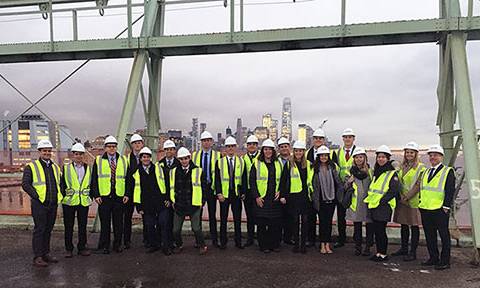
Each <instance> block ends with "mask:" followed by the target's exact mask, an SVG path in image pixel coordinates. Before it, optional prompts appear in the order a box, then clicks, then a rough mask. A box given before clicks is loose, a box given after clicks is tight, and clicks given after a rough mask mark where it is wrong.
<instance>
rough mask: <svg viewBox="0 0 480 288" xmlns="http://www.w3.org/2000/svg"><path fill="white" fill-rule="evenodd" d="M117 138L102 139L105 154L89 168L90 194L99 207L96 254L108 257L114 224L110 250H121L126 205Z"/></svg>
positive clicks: (123, 164) (124, 166) (124, 167)
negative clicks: (90, 171) (98, 235)
mask: <svg viewBox="0 0 480 288" xmlns="http://www.w3.org/2000/svg"><path fill="white" fill-rule="evenodd" d="M117 145H118V142H117V139H115V137H113V136H108V137H107V138H105V144H104V147H105V153H103V155H102V156H97V157H96V159H95V163H94V164H93V168H92V183H91V184H90V188H91V190H90V194H91V197H92V198H93V199H95V202H97V204H98V214H99V216H100V239H99V241H98V250H97V253H103V254H110V225H112V222H113V250H114V251H115V252H117V253H121V252H122V251H123V249H122V246H121V243H122V234H123V209H124V205H125V204H126V203H127V202H128V200H129V196H128V195H127V194H126V193H125V192H126V183H125V178H126V176H127V160H126V157H125V156H121V155H120V154H118V153H117Z"/></svg>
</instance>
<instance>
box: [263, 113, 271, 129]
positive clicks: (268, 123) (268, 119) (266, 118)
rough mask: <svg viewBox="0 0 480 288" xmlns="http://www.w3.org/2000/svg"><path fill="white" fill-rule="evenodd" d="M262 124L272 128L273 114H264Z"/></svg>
mask: <svg viewBox="0 0 480 288" xmlns="http://www.w3.org/2000/svg"><path fill="white" fill-rule="evenodd" d="M262 126H263V127H267V128H269V129H270V127H271V126H272V114H270V113H268V114H263V116H262Z"/></svg>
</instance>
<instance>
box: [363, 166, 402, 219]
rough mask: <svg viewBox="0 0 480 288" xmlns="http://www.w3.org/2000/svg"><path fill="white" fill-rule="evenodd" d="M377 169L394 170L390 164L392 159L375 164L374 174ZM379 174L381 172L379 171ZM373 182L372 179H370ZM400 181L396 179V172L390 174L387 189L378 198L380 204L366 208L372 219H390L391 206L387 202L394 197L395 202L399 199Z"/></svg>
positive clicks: (376, 173)
mask: <svg viewBox="0 0 480 288" xmlns="http://www.w3.org/2000/svg"><path fill="white" fill-rule="evenodd" d="M378 169H382V170H381V171H382V172H386V171H392V170H395V168H393V166H392V161H389V162H388V163H387V164H385V165H384V166H382V167H377V166H375V170H374V172H373V173H374V175H379V172H380V171H378ZM380 174H381V173H380ZM372 183H373V180H372ZM399 197H400V181H399V179H398V175H397V172H395V174H394V175H393V176H392V179H391V180H390V184H389V185H388V191H387V192H386V193H385V194H384V195H383V197H382V199H381V200H380V204H379V205H378V207H377V208H374V209H368V210H369V212H370V217H371V218H372V220H374V221H383V222H389V221H390V220H391V219H392V208H391V207H390V204H388V202H389V201H390V200H392V199H393V198H395V199H396V200H397V202H398V201H399V200H400V198H399Z"/></svg>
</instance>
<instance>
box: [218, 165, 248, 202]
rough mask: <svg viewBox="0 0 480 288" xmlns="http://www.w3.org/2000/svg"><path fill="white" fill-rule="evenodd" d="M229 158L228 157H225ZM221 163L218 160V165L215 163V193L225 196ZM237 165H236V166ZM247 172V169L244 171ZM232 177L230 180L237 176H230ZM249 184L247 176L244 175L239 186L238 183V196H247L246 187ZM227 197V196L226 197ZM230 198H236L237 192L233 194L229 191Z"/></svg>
mask: <svg viewBox="0 0 480 288" xmlns="http://www.w3.org/2000/svg"><path fill="white" fill-rule="evenodd" d="M225 157H227V156H225ZM238 158H239V159H240V161H243V160H242V158H241V157H238ZM219 163H220V161H218V160H217V163H215V193H216V194H217V195H218V194H225V193H224V192H225V191H222V178H221V177H220V168H219V166H218V165H219ZM236 165H237V164H235V166H236ZM244 170H246V169H244ZM229 176H230V179H231V177H235V175H229ZM246 184H247V174H246V173H245V171H244V173H243V174H242V180H241V182H240V183H239V184H238V183H237V189H238V190H237V191H238V196H242V195H245V193H246V186H247V185H246ZM224 196H225V195H224ZM228 197H229V198H234V197H235V192H232V191H229V193H228Z"/></svg>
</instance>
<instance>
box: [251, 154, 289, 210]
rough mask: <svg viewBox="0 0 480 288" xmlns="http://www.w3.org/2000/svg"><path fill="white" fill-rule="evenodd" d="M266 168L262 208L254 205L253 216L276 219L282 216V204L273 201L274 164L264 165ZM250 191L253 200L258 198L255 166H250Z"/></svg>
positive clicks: (274, 184)
mask: <svg viewBox="0 0 480 288" xmlns="http://www.w3.org/2000/svg"><path fill="white" fill-rule="evenodd" d="M265 164H266V165H267V168H268V182H267V192H266V194H265V197H263V200H264V202H263V207H259V206H258V205H257V204H256V203H255V216H256V217H257V218H267V219H276V218H280V217H281V216H282V204H281V203H280V200H279V199H277V200H275V193H276V192H277V191H275V189H276V181H275V175H276V171H275V169H276V167H275V163H273V162H272V163H265ZM250 189H251V193H252V195H253V197H254V199H256V198H258V197H260V194H259V193H258V187H257V169H256V168H255V165H252V169H251V170H250Z"/></svg>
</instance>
